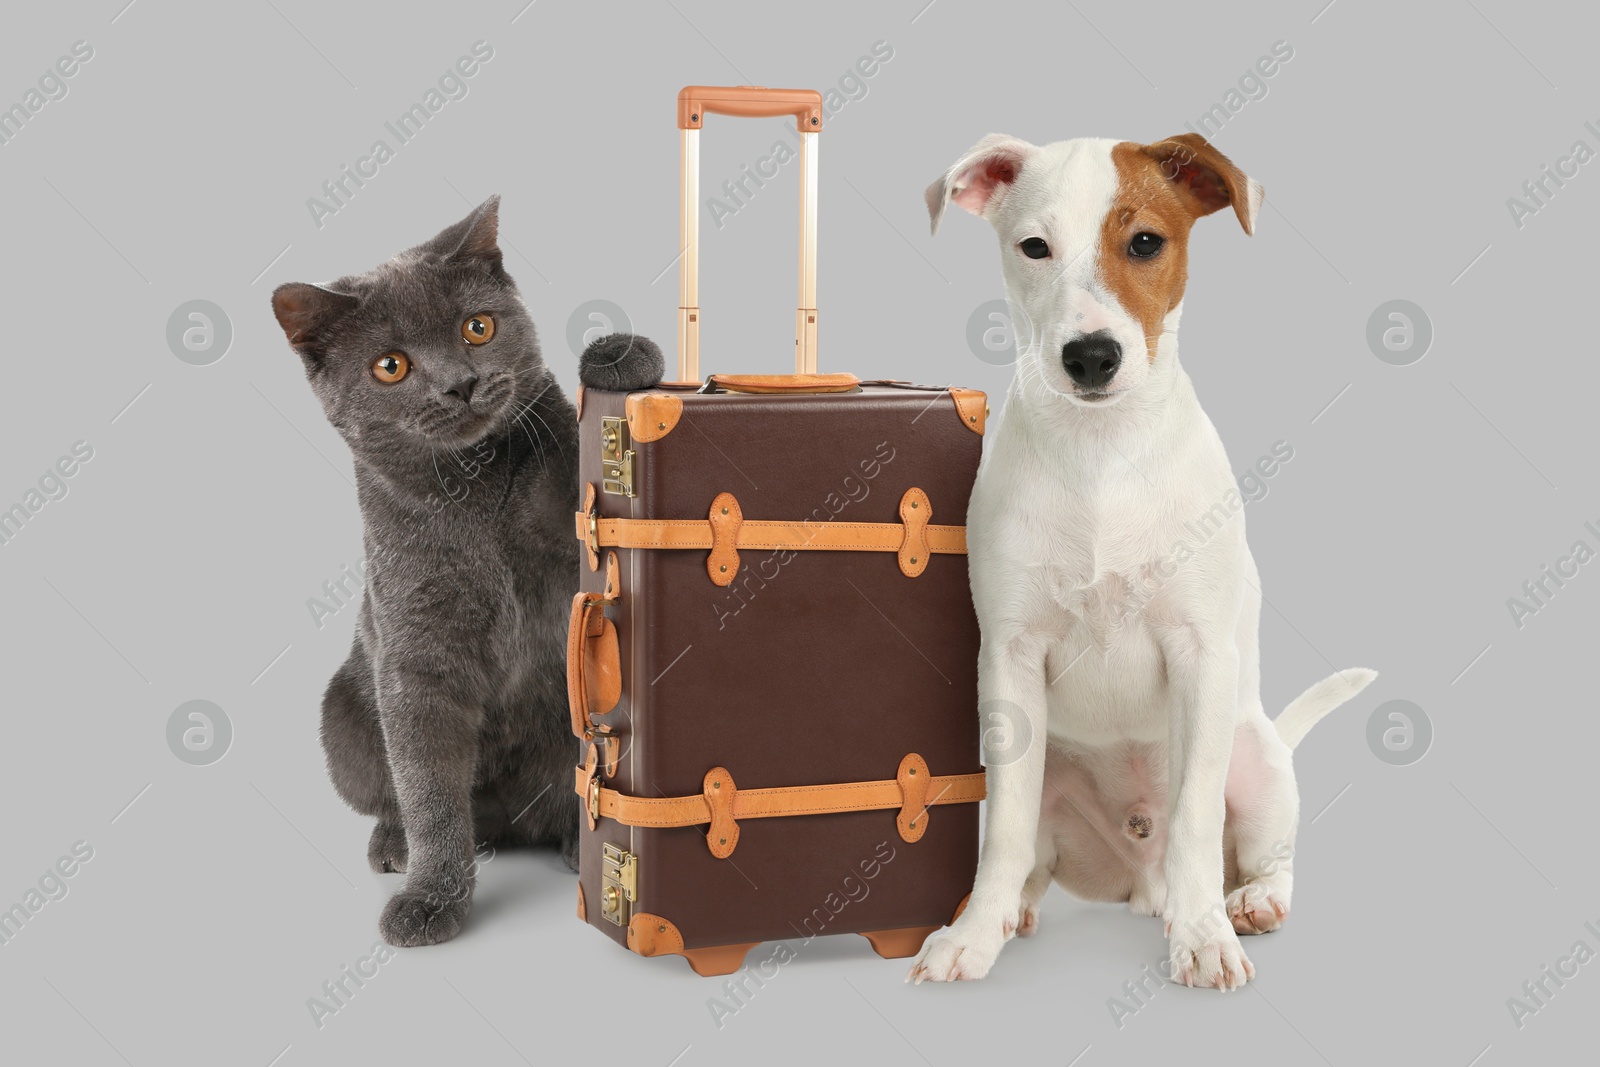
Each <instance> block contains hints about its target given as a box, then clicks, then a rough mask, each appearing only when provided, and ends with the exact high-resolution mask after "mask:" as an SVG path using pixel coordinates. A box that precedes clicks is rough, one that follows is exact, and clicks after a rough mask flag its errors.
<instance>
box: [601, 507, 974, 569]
mask: <svg viewBox="0 0 1600 1067" xmlns="http://www.w3.org/2000/svg"><path fill="white" fill-rule="evenodd" d="M914 494H915V495H914ZM913 500H914V501H915V502H916V505H917V506H916V507H915V508H913V507H910V503H911V502H912V501H913ZM724 506H726V507H727V508H728V514H727V516H724V515H723V514H722V508H723V507H724ZM900 514H901V515H902V516H905V517H906V519H905V521H902V522H809V521H802V522H781V521H776V520H772V519H746V518H744V516H743V513H742V511H739V510H738V501H736V500H734V498H733V496H732V494H730V493H719V494H718V495H717V497H716V500H715V501H713V503H712V508H711V511H710V513H709V514H708V517H707V518H705V519H622V518H601V517H600V516H599V515H598V514H597V513H596V512H595V509H594V500H593V496H592V494H591V493H589V492H586V493H585V496H584V509H583V510H582V511H580V512H577V513H576V515H575V516H574V529H575V530H576V532H577V536H578V539H579V540H580V541H582V542H584V544H585V545H587V546H588V551H589V558H590V560H591V567H590V569H591V570H593V569H595V568H597V567H598V566H599V562H598V560H599V552H600V549H602V548H642V549H668V550H695V549H698V550H700V551H707V550H709V551H711V552H712V553H713V557H714V558H712V559H708V560H707V563H706V572H707V573H708V574H709V575H710V577H711V580H712V581H713V582H716V583H717V584H718V585H727V584H728V583H729V582H731V581H733V577H734V575H735V574H736V573H737V571H738V552H739V550H741V549H751V550H762V551H766V550H774V551H783V550H787V551H791V552H800V551H808V550H809V551H819V552H894V553H896V554H898V555H900V556H901V569H902V570H903V571H905V573H907V574H909V575H912V576H913V577H915V575H916V574H920V573H922V570H923V569H925V568H926V567H927V561H928V556H930V555H957V556H964V555H966V553H967V528H966V527H965V526H935V525H933V524H932V523H929V522H928V521H927V519H928V518H930V517H931V516H932V514H933V505H932V503H931V502H930V501H929V500H928V496H927V494H926V493H924V492H922V490H920V489H912V490H909V491H908V492H907V493H906V494H905V496H903V497H902V498H901V510H900ZM735 516H737V521H735ZM725 520H726V521H725ZM913 538H915V542H916V544H915V549H913V548H912V547H911V545H912V541H913ZM913 557H915V558H916V561H917V562H916V563H912V562H911V560H912V558H913ZM724 566H726V567H727V568H728V569H727V570H726V571H724V570H723V569H722V568H723V567H724ZM724 579H726V580H724Z"/></svg>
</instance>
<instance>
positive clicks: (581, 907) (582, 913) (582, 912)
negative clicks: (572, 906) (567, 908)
mask: <svg viewBox="0 0 1600 1067" xmlns="http://www.w3.org/2000/svg"><path fill="white" fill-rule="evenodd" d="M578 918H580V919H582V920H584V921H585V922H587V921H588V919H589V907H588V905H587V904H585V903H584V901H583V883H582V882H579V883H578Z"/></svg>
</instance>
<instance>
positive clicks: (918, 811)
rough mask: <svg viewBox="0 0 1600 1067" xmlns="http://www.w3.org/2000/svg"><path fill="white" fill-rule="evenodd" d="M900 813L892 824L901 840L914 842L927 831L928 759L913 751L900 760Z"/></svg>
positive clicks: (897, 777)
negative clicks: (897, 829) (896, 828)
mask: <svg viewBox="0 0 1600 1067" xmlns="http://www.w3.org/2000/svg"><path fill="white" fill-rule="evenodd" d="M895 781H896V782H898V783H899V785H900V797H901V800H900V814H899V815H897V816H895V820H894V824H895V826H896V827H898V828H899V830H900V839H901V840H902V841H906V842H910V843H912V844H915V843H916V842H918V841H921V840H922V835H923V834H925V833H927V832H928V781H929V777H928V761H927V760H925V759H923V758H922V757H921V756H919V755H917V754H916V753H915V752H913V753H911V754H910V755H908V756H906V758H905V759H903V760H901V761H900V773H899V774H897V775H896V776H895Z"/></svg>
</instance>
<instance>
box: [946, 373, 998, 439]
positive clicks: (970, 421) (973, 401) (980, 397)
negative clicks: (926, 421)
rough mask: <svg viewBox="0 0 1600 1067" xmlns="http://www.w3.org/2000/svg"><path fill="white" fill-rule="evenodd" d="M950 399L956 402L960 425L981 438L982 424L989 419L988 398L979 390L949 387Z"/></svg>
mask: <svg viewBox="0 0 1600 1067" xmlns="http://www.w3.org/2000/svg"><path fill="white" fill-rule="evenodd" d="M950 397H951V399H952V400H954V401H955V402H956V414H957V415H960V416H961V425H963V426H965V427H966V428H967V429H969V430H971V431H972V432H973V433H975V434H977V435H978V436H979V437H982V436H983V426H984V423H985V422H987V421H988V419H989V398H988V397H987V396H985V395H984V393H983V392H982V390H979V389H957V388H956V387H955V386H951V387H950Z"/></svg>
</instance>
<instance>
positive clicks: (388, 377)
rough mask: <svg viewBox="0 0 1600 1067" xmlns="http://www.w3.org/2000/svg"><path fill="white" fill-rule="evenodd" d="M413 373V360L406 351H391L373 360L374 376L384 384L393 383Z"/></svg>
mask: <svg viewBox="0 0 1600 1067" xmlns="http://www.w3.org/2000/svg"><path fill="white" fill-rule="evenodd" d="M409 373H411V360H409V359H407V358H406V354H405V353H404V352H390V353H388V354H387V355H382V356H379V357H378V358H377V359H375V360H373V361H372V376H373V377H374V378H376V379H378V381H380V382H382V383H383V384H384V385H393V384H394V383H395V382H398V381H399V380H400V379H401V378H404V377H405V376H406V375H407V374H409Z"/></svg>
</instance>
